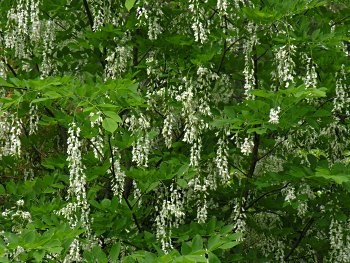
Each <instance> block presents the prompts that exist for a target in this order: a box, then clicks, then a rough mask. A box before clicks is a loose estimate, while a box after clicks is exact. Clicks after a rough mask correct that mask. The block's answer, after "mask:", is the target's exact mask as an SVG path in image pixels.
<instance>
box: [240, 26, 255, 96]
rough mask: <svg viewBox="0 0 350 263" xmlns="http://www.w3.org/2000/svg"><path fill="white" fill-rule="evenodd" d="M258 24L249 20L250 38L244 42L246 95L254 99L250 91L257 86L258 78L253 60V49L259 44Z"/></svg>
mask: <svg viewBox="0 0 350 263" xmlns="http://www.w3.org/2000/svg"><path fill="white" fill-rule="evenodd" d="M256 29H257V26H256V25H255V24H254V23H252V22H249V23H248V25H247V30H248V32H249V36H250V37H249V39H247V40H245V42H244V43H243V52H244V70H243V75H244V95H245V96H246V97H247V98H248V99H254V95H253V94H251V93H250V92H251V91H252V90H253V89H254V88H255V85H256V81H257V80H256V79H255V73H254V60H253V51H254V48H255V46H256V45H257V44H258V42H259V40H258V37H257V34H256Z"/></svg>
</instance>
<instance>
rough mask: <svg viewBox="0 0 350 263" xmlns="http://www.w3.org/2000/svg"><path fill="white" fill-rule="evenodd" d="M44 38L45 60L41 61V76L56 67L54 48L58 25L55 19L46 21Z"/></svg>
mask: <svg viewBox="0 0 350 263" xmlns="http://www.w3.org/2000/svg"><path fill="white" fill-rule="evenodd" d="M43 30H44V32H43V34H42V38H43V49H42V56H43V61H42V63H41V76H40V77H41V78H42V79H43V78H45V77H47V76H49V75H50V74H52V73H54V71H55V69H56V64H55V58H54V57H53V48H54V46H55V41H56V32H55V31H56V26H55V24H54V22H53V21H51V20H48V21H46V23H45V27H44V29H43Z"/></svg>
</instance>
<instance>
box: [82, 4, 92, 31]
mask: <svg viewBox="0 0 350 263" xmlns="http://www.w3.org/2000/svg"><path fill="white" fill-rule="evenodd" d="M83 4H84V8H85V12H86V15H87V17H88V19H89V24H90V27H91V30H92V31H93V30H94V20H93V19H92V15H91V12H90V8H89V4H88V2H87V1H86V0H83Z"/></svg>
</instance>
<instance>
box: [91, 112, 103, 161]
mask: <svg viewBox="0 0 350 263" xmlns="http://www.w3.org/2000/svg"><path fill="white" fill-rule="evenodd" d="M89 117H90V121H91V122H90V125H91V128H94V127H97V128H98V134H97V135H96V136H94V137H92V138H91V147H92V151H93V153H94V156H95V158H96V159H98V160H100V161H102V159H103V146H104V141H103V129H102V122H103V118H102V112H100V111H99V112H96V113H94V112H91V113H90V114H89Z"/></svg>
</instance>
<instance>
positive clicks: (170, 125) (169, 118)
mask: <svg viewBox="0 0 350 263" xmlns="http://www.w3.org/2000/svg"><path fill="white" fill-rule="evenodd" d="M176 124H177V121H176V117H175V114H174V113H173V112H172V111H169V112H168V114H167V115H166V117H165V119H164V124H163V129H162V135H163V137H164V140H165V145H166V147H168V148H170V147H171V145H172V141H173V133H174V127H175V126H176Z"/></svg>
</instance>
